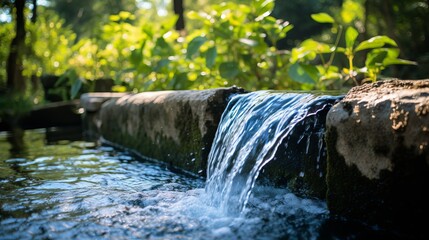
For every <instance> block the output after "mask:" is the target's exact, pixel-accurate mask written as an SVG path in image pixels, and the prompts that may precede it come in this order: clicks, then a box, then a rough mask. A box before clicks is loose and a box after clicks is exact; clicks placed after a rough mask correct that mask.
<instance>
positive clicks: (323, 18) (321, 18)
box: [311, 12, 335, 23]
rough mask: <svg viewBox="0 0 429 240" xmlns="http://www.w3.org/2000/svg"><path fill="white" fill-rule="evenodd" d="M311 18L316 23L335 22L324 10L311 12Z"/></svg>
mask: <svg viewBox="0 0 429 240" xmlns="http://www.w3.org/2000/svg"><path fill="white" fill-rule="evenodd" d="M311 18H312V19H313V20H314V21H316V22H318V23H335V20H334V18H333V17H331V16H330V15H329V14H327V13H324V12H321V13H314V14H311Z"/></svg>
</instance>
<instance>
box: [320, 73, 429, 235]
mask: <svg viewBox="0 0 429 240" xmlns="http://www.w3.org/2000/svg"><path fill="white" fill-rule="evenodd" d="M326 128H327V131H326V142H327V151H328V165H327V172H328V174H327V185H328V191H327V197H326V199H327V204H328V208H329V209H330V211H331V213H332V214H338V215H342V216H346V217H351V218H355V219H359V220H362V221H365V222H369V223H375V224H381V226H390V227H392V226H393V227H395V228H404V229H406V230H408V231H409V232H412V233H413V234H414V233H416V234H417V235H418V234H421V231H422V230H423V229H424V228H422V227H423V222H424V221H421V220H420V219H423V218H425V217H426V216H427V215H428V214H429V207H428V204H427V203H428V202H429V198H428V195H429V148H428V143H429V80H397V79H396V80H388V81H380V82H376V83H373V84H365V85H362V86H358V87H355V88H352V89H351V90H350V91H349V92H348V93H347V95H346V96H345V98H344V99H343V100H342V101H340V102H339V103H338V104H337V105H335V106H334V107H333V108H331V110H330V112H329V113H328V115H327V121H326Z"/></svg>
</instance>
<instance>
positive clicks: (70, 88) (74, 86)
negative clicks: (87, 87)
mask: <svg viewBox="0 0 429 240" xmlns="http://www.w3.org/2000/svg"><path fill="white" fill-rule="evenodd" d="M85 83H86V81H85V79H83V78H80V77H79V76H78V74H77V72H76V70H75V69H68V70H67V71H66V72H65V73H63V74H62V75H61V76H60V77H59V78H58V80H57V82H56V83H55V86H54V88H52V89H49V93H51V94H57V95H59V96H61V98H62V99H63V100H72V99H75V98H76V97H78V96H79V91H80V90H81V89H82V86H83V85H84V84H85Z"/></svg>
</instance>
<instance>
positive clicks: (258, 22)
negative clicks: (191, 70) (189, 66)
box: [186, 0, 292, 89]
mask: <svg viewBox="0 0 429 240" xmlns="http://www.w3.org/2000/svg"><path fill="white" fill-rule="evenodd" d="M273 7H274V1H272V0H265V1H263V0H255V1H252V3H251V4H250V5H243V4H236V3H233V2H228V3H222V4H218V5H214V6H212V10H211V11H207V12H198V13H197V12H190V13H189V14H188V18H189V19H191V20H196V21H199V22H201V23H202V25H203V26H202V28H201V29H200V30H199V31H195V32H194V33H193V34H191V35H190V36H189V37H188V39H190V40H189V44H188V46H187V51H186V52H187V58H188V59H190V60H194V61H198V62H201V63H203V66H205V67H206V68H205V69H203V70H204V72H205V73H207V76H209V77H210V78H215V79H216V78H217V77H218V76H220V77H221V79H220V80H221V81H222V80H223V81H224V82H225V84H236V85H240V86H243V87H245V88H248V89H264V88H278V87H280V88H285V87H290V86H288V82H287V81H284V79H283V78H284V75H285V72H286V64H285V63H287V61H288V58H289V55H288V52H287V51H280V50H279V49H277V48H276V45H277V42H278V41H279V40H280V39H282V38H284V37H286V34H287V32H288V31H290V30H291V29H292V26H291V25H290V24H289V23H288V22H286V21H283V20H279V19H275V18H274V17H272V16H270V14H271V12H272V10H273Z"/></svg>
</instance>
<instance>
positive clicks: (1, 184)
mask: <svg viewBox="0 0 429 240" xmlns="http://www.w3.org/2000/svg"><path fill="white" fill-rule="evenodd" d="M46 135H47V132H46V130H44V129H36V130H31V131H25V134H24V145H25V149H24V150H23V151H20V152H16V151H15V152H13V153H11V152H10V151H9V149H10V148H11V146H10V145H9V143H8V141H7V133H5V132H3V133H0V239H59V238H64V239H333V238H338V239H344V238H348V239H355V238H361V237H373V238H374V237H377V238H379V237H386V236H390V234H389V233H386V232H383V231H382V230H380V229H377V228H376V227H372V226H365V225H364V224H357V223H352V222H350V221H345V220H341V219H334V218H332V217H330V216H329V211H328V210H327V207H326V203H325V202H323V201H320V200H311V199H305V198H300V197H298V196H296V195H294V194H292V193H290V192H289V191H288V190H287V189H279V188H274V187H271V186H262V185H260V186H256V187H255V189H254V190H253V192H252V195H251V196H250V198H249V200H248V202H247V203H246V208H245V209H244V210H243V211H242V212H241V213H240V214H227V213H225V212H224V211H221V209H220V208H219V207H216V206H214V205H213V204H211V201H210V194H207V193H206V190H205V188H204V187H205V180H204V179H200V178H196V177H193V176H189V175H186V174H183V173H178V172H174V171H171V170H169V169H168V168H167V167H166V166H165V165H163V164H160V163H156V162H149V161H144V160H142V159H139V158H137V157H136V156H134V155H132V154H130V153H127V152H124V151H119V150H117V149H114V148H112V147H109V146H105V145H99V144H97V143H94V142H85V141H81V140H78V141H76V139H74V140H72V141H70V140H58V141H54V142H52V141H47V137H46Z"/></svg>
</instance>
